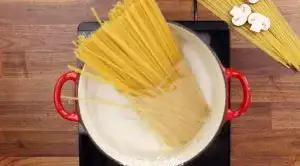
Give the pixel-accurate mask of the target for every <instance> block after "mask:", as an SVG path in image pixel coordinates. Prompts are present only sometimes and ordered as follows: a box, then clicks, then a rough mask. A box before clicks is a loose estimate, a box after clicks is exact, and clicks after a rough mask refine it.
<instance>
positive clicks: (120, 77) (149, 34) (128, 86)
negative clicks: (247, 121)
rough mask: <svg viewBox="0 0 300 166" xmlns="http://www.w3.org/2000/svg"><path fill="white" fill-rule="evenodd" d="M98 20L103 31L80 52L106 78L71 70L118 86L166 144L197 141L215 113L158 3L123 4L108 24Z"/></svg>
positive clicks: (81, 46)
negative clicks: (206, 123) (208, 120)
mask: <svg viewBox="0 0 300 166" xmlns="http://www.w3.org/2000/svg"><path fill="white" fill-rule="evenodd" d="M97 19H98V21H99V22H100V24H101V27H100V28H99V29H97V31H95V32H94V33H93V34H92V35H91V36H89V37H88V38H83V37H80V38H79V42H78V44H77V46H76V50H75V53H76V57H77V58H79V59H80V60H81V61H83V62H84V63H85V64H86V65H87V66H88V67H89V68H91V69H92V70H94V71H95V72H96V73H98V74H99V75H101V77H99V76H95V75H93V74H91V73H86V72H84V71H81V70H80V69H76V68H73V67H72V68H71V69H72V70H74V71H76V72H79V73H81V75H83V76H87V77H90V78H91V79H93V78H96V79H97V80H99V81H100V82H102V81H104V82H106V83H109V84H111V85H113V86H114V87H115V88H116V89H117V90H118V91H119V92H120V93H121V94H122V95H124V96H126V97H127V99H128V100H129V101H130V103H131V105H130V106H131V107H133V108H135V109H134V110H135V111H136V113H137V114H138V115H139V116H140V118H141V119H142V121H144V122H145V123H146V124H147V125H148V126H149V128H150V129H151V131H152V132H153V133H154V134H155V135H156V136H157V138H158V139H159V140H162V141H163V142H164V143H165V144H166V145H168V146H170V147H174V148H178V147H181V146H184V145H186V144H188V143H189V142H190V141H192V140H193V138H194V137H195V136H196V135H197V133H198V132H199V130H200V129H201V127H202V126H203V124H204V123H205V121H206V120H207V118H208V116H209V113H210V108H209V106H208V104H207V103H206V101H205V99H204V96H203V94H202V91H201V89H200V88H199V85H198V82H197V80H196V78H195V76H194V74H193V73H192V71H191V70H190V68H189V67H188V65H187V63H186V61H185V59H184V57H183V55H182V53H181V51H180V50H179V48H178V46H177V43H176V40H175V39H174V37H173V35H172V33H171V31H170V28H169V26H168V24H167V22H166V20H165V19H164V17H163V15H162V13H161V12H160V10H159V7H158V5H157V4H156V2H155V1H154V0H125V1H124V2H118V3H117V4H116V5H115V7H114V8H113V9H112V10H111V11H110V13H109V20H108V21H105V22H102V21H101V20H100V19H99V17H97ZM107 103H109V104H112V105H113V103H112V102H107ZM116 105H117V104H116ZM118 106H120V105H118ZM95 111H96V110H95Z"/></svg>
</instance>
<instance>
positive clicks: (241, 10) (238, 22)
mask: <svg viewBox="0 0 300 166" xmlns="http://www.w3.org/2000/svg"><path fill="white" fill-rule="evenodd" d="M251 12H252V10H251V7H250V6H249V5H247V4H242V5H241V6H239V7H238V6H234V7H233V8H232V10H231V11H230V15H232V16H233V17H232V20H231V21H232V23H233V24H234V25H235V26H242V25H244V24H245V23H246V22H247V18H248V16H249V15H250V14H251Z"/></svg>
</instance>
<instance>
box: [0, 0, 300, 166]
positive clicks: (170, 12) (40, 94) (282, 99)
mask: <svg viewBox="0 0 300 166" xmlns="http://www.w3.org/2000/svg"><path fill="white" fill-rule="evenodd" d="M274 1H275V3H276V4H277V5H278V6H279V8H280V9H281V11H282V13H283V15H284V16H285V17H286V19H287V20H288V21H289V23H290V25H291V26H292V27H293V28H294V29H295V30H296V32H297V33H298V34H300V26H299V25H300V0H285V1H283V0H274ZM114 3H115V0H1V1H0V66H1V67H0V71H1V73H0V165H1V166H2V165H8V166H10V165H15V166H19V165H36V166H41V165H42V166H48V165H49V166H53V165H57V166H73V165H74V166H75V165H78V157H77V156H78V147H77V127H78V126H77V124H76V123H72V122H67V121H65V120H63V119H62V118H60V117H59V116H58V115H57V113H56V112H55V110H54V108H53V104H52V91H53V86H54V83H55V80H56V79H57V77H58V76H59V75H60V74H62V73H63V72H65V71H66V70H67V65H68V64H74V63H75V58H74V55H73V53H72V44H71V41H72V40H74V39H75V36H76V29H77V25H78V24H79V23H80V22H81V21H89V20H94V18H93V16H92V14H91V13H90V10H89V9H90V7H96V8H97V9H98V11H99V12H100V14H101V16H102V17H103V18H105V17H106V14H107V12H108V10H109V8H110V7H111V6H112V4H114ZM159 4H160V6H161V9H162V11H163V13H164V15H165V16H166V17H167V19H169V20H192V16H193V14H192V0H177V1H176V0H159ZM199 16H200V20H207V19H210V20H211V19H214V20H215V19H216V17H214V16H213V15H212V14H211V13H210V12H208V11H207V10H206V9H204V8H203V7H201V6H200V8H199ZM231 47H232V56H231V64H232V67H234V68H237V69H239V70H241V71H242V72H244V73H245V74H246V75H247V77H248V79H249V82H250V84H251V87H252V93H253V100H252V105H251V108H250V109H249V111H248V113H247V114H246V115H245V116H243V117H241V118H239V119H237V120H234V121H233V122H232V147H231V149H232V157H231V159H232V166H300V77H299V74H298V73H295V72H293V71H290V70H288V69H285V68H283V67H282V66H281V65H279V64H278V63H276V62H274V61H273V60H272V59H270V58H269V57H268V56H266V55H265V54H264V53H262V52H261V51H260V50H258V49H256V48H254V47H253V46H252V45H251V44H250V43H248V42H247V41H246V40H245V39H244V38H243V37H241V36H240V35H238V34H237V33H235V32H232V46H231ZM70 89H71V88H66V89H65V93H71V91H70ZM240 90H241V89H240V85H239V83H238V82H237V81H233V83H232V103H233V105H234V106H237V105H238V104H239V102H240V100H241V94H240ZM70 107H71V106H70Z"/></svg>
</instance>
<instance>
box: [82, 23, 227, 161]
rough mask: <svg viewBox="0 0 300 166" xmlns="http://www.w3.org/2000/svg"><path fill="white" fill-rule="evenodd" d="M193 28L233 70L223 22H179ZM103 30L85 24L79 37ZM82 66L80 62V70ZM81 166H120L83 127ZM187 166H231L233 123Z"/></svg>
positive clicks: (96, 24) (91, 24) (93, 24)
mask: <svg viewBox="0 0 300 166" xmlns="http://www.w3.org/2000/svg"><path fill="white" fill-rule="evenodd" d="M176 22H177V23H179V24H181V25H183V26H185V27H187V28H189V29H190V30H192V31H194V32H196V33H197V35H198V36H199V37H200V38H201V39H202V40H203V41H204V42H205V43H206V44H207V45H209V46H210V47H211V48H212V49H213V51H214V52H215V53H216V55H217V56H218V57H219V59H220V61H221V62H222V64H223V65H224V66H225V67H229V66H230V64H229V63H230V59H229V58H230V32H229V29H228V25H227V24H226V23H225V22H221V21H176ZM98 27H99V24H98V23H95V22H84V23H81V24H80V25H79V27H78V34H80V35H89V34H90V33H91V32H93V31H95V30H96V29H97V28H98ZM81 65H82V64H81V63H80V62H79V63H78V66H81ZM79 161H80V166H120V164H118V163H117V162H115V161H113V160H112V159H111V158H109V157H107V156H106V155H105V154H103V152H101V151H100V150H99V149H98V148H97V146H96V145H95V144H94V143H93V142H92V141H91V139H90V138H89V136H88V135H87V134H86V132H85V131H84V129H83V128H82V127H79ZM185 166H230V122H226V123H225V124H224V125H223V127H222V129H221V130H220V132H219V134H218V135H217V136H216V138H215V139H214V141H213V142H212V143H211V144H210V145H209V147H208V148H207V149H205V150H204V151H203V152H202V153H201V154H200V155H199V156H198V157H196V158H195V159H193V160H192V161H190V162H188V163H186V164H185Z"/></svg>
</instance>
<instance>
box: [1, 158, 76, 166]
mask: <svg viewBox="0 0 300 166" xmlns="http://www.w3.org/2000/svg"><path fill="white" fill-rule="evenodd" d="M0 165H1V166H53V165H55V166H74V165H78V158H77V157H0Z"/></svg>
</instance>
